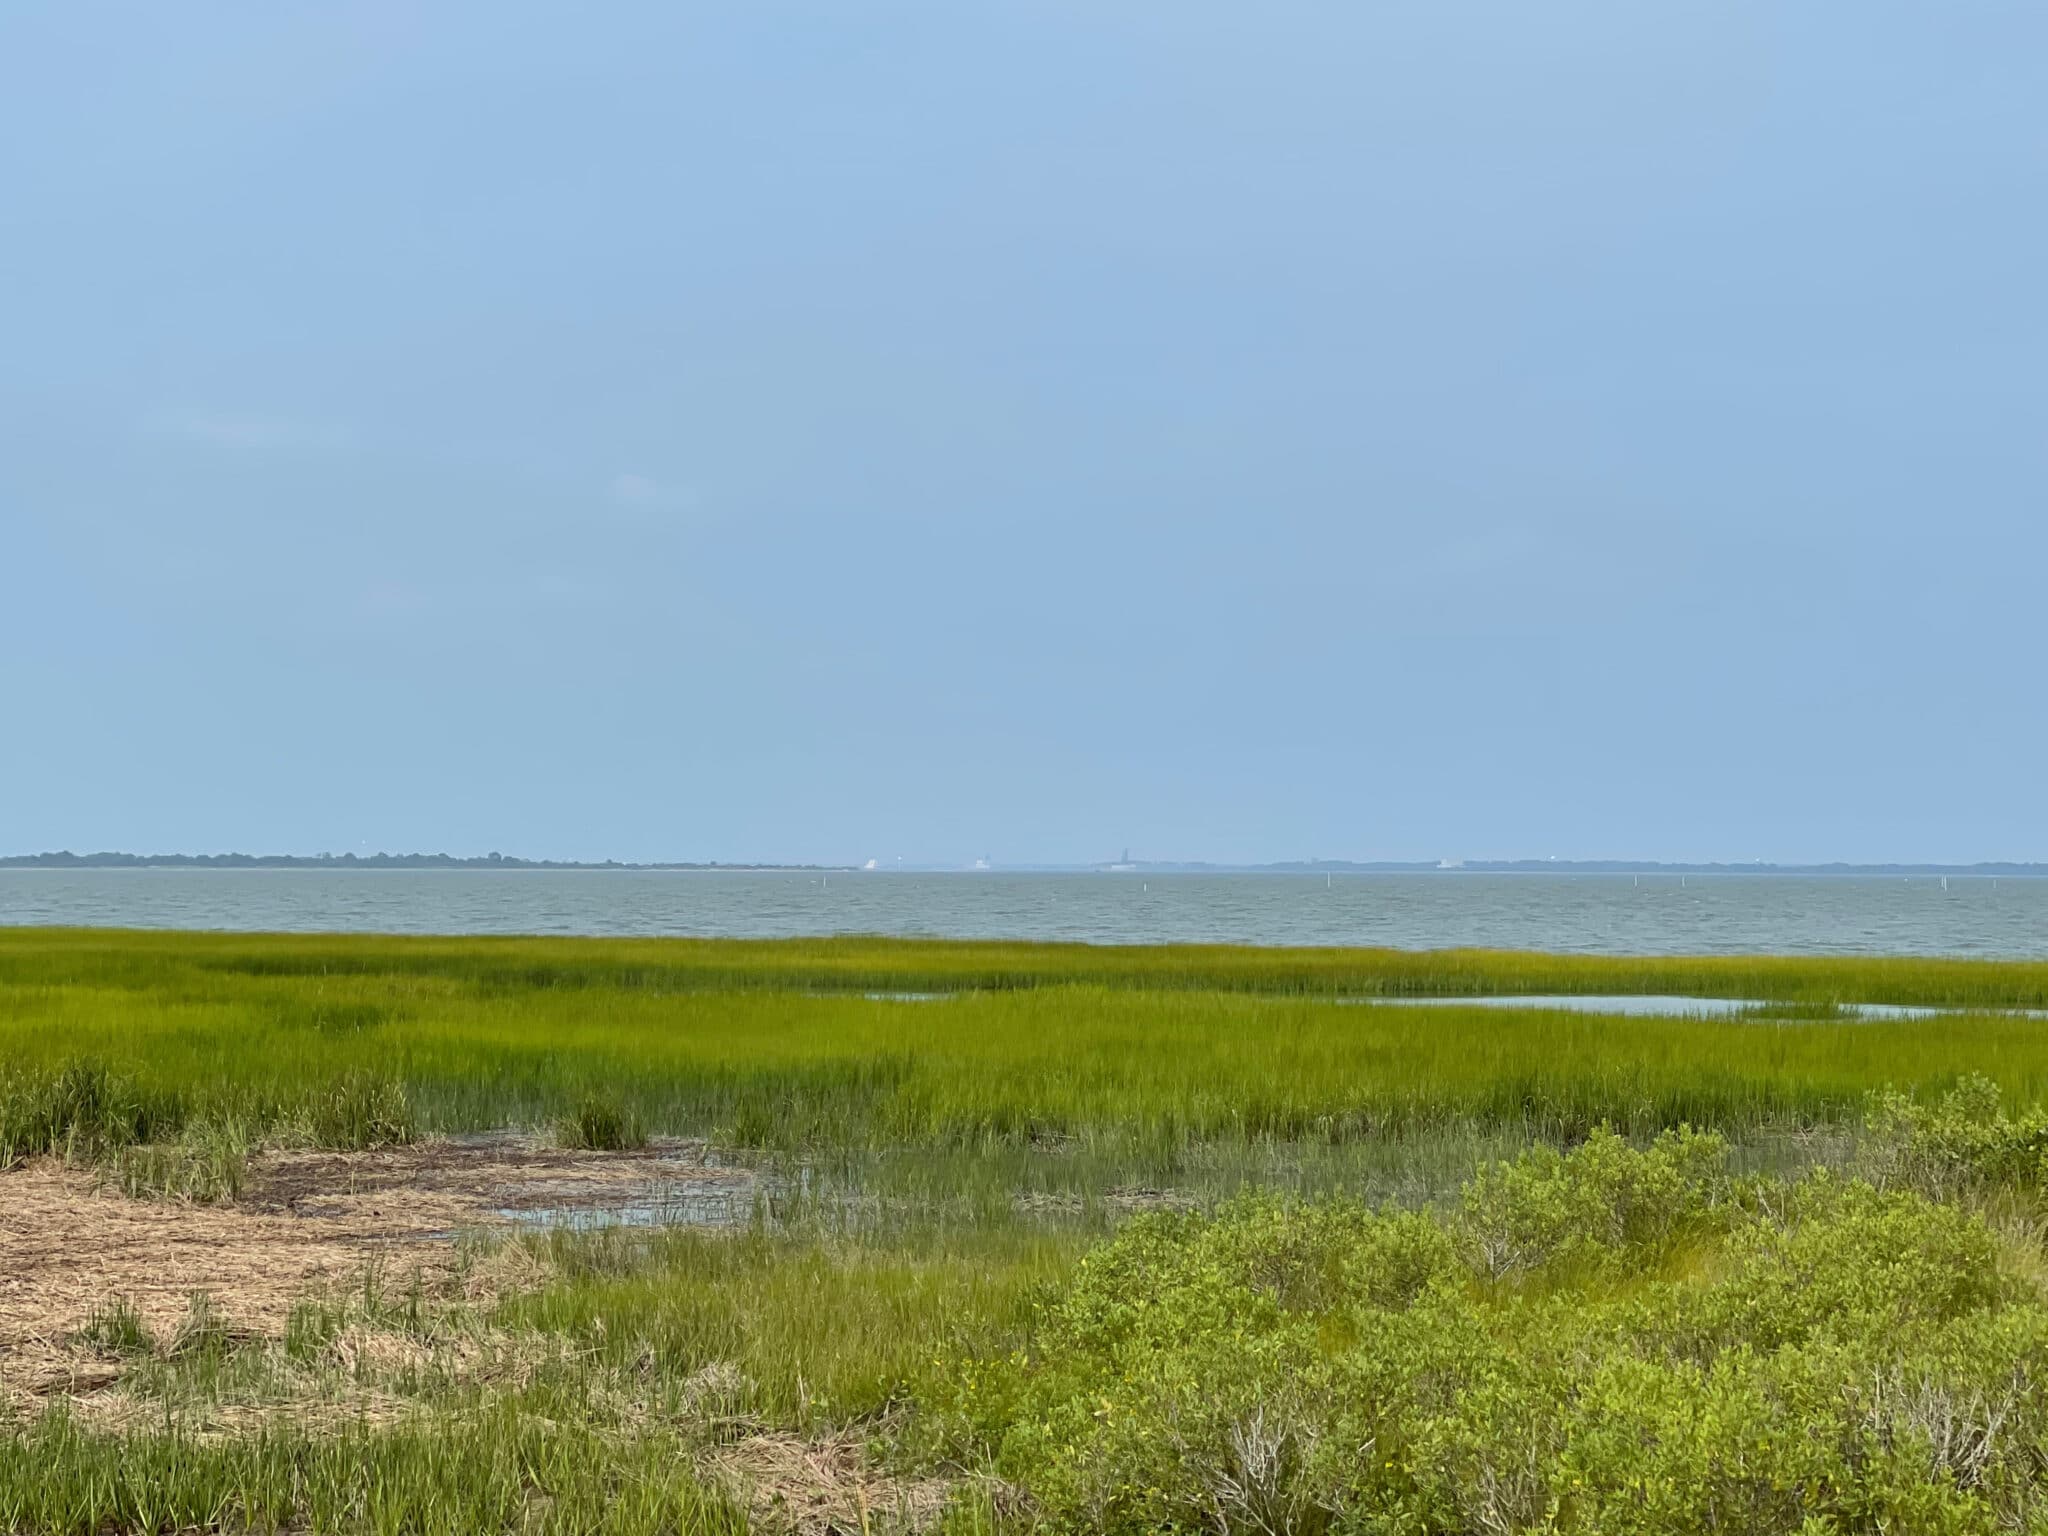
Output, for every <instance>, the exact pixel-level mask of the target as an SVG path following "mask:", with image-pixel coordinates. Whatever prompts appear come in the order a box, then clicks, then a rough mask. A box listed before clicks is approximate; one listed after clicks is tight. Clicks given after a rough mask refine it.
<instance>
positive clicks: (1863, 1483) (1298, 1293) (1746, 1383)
mask: <svg viewBox="0 0 2048 1536" xmlns="http://www.w3.org/2000/svg"><path fill="white" fill-rule="evenodd" d="M1723 1156H1724V1153H1723V1149H1722V1148H1721V1147H1720V1145H1719V1144H1718V1142H1717V1141H1716V1140H1715V1139H1713V1138H1710V1137H1699V1136H1693V1135H1690V1134H1688V1133H1677V1134H1674V1135H1672V1136H1668V1137H1665V1138H1662V1139H1660V1140H1659V1141H1658V1142H1657V1143H1655V1144H1653V1145H1651V1146H1650V1147H1648V1148H1647V1149H1636V1148H1633V1147H1630V1146H1629V1145H1627V1144H1626V1143H1624V1142H1622V1141H1621V1140H1620V1139H1619V1138H1615V1137H1611V1136H1605V1135H1599V1136H1595V1137H1594V1138H1592V1139H1591V1140H1589V1141H1588V1142H1587V1143H1586V1144H1585V1145H1584V1146H1582V1147H1580V1148H1578V1149H1576V1150H1575V1151H1573V1152H1571V1153H1569V1154H1559V1153H1555V1152H1547V1151H1544V1152H1535V1153H1531V1154H1529V1155H1528V1156H1525V1157H1523V1158H1522V1159H1520V1160H1518V1161H1517V1162H1514V1163H1511V1164H1505V1165H1501V1166H1498V1167H1495V1168H1491V1169H1489V1170H1487V1171H1486V1172H1484V1173H1483V1174H1481V1175H1480V1176H1479V1177H1478V1178H1476V1179H1475V1180H1474V1181H1473V1182H1472V1183H1471V1185H1469V1186H1468V1187H1467V1189H1466V1190H1465V1193H1464V1197H1463V1199H1462V1200H1461V1201H1460V1202H1459V1203H1458V1204H1457V1206H1456V1207H1455V1208H1453V1209H1450V1210H1446V1211H1426V1212H1420V1213H1417V1212H1406V1213H1401V1212H1376V1211H1371V1210H1367V1209H1364V1208H1362V1207H1359V1206H1355V1205H1344V1204H1323V1205H1305V1204H1296V1203H1289V1202H1286V1201H1283V1200H1278V1199H1275V1198H1273V1197H1270V1196H1262V1197H1255V1198H1250V1199H1246V1200H1242V1201H1240V1202H1238V1203H1236V1204H1233V1205H1231V1206H1229V1207H1226V1208H1225V1209H1223V1210H1222V1211H1220V1212H1218V1213H1217V1214H1215V1215H1214V1216H1207V1217H1204V1216H1188V1215H1169V1216H1156V1217H1145V1218H1140V1219H1138V1220H1134V1221H1133V1222H1131V1223H1130V1224H1129V1225H1128V1226H1127V1227H1126V1228H1125V1229H1124V1230H1123V1231H1122V1232H1120V1233H1119V1234H1118V1235H1117V1236H1116V1237H1115V1238H1114V1239H1112V1240H1111V1241H1110V1242H1109V1243H1108V1244H1107V1245H1105V1246H1104V1247H1103V1248H1101V1249H1100V1250H1098V1251H1097V1252H1095V1253H1093V1254H1091V1255H1090V1256H1089V1257H1088V1258H1087V1259H1086V1260H1084V1261H1083V1262H1082V1264H1081V1265H1080V1266H1079V1268H1078V1269H1077V1270H1076V1271H1075V1274H1074V1278H1073V1279H1072V1280H1071V1282H1070V1283H1068V1284H1067V1285H1065V1286H1064V1287H1063V1288H1062V1289H1061V1290H1060V1291H1059V1292H1058V1293H1057V1294H1055V1295H1053V1296H1052V1297H1050V1298H1049V1299H1048V1300H1047V1301H1046V1302H1045V1304H1044V1306H1043V1308H1042V1309H1041V1311H1040V1313H1039V1316H1038V1320H1037V1323H1036V1325H1035V1328H1034V1335H1033V1343H1032V1346H1031V1347H1030V1348H1029V1349H1028V1350H1025V1351H1022V1352H1019V1353H1015V1354H1012V1355H1007V1356H1003V1357H1000V1358H973V1357H969V1356H962V1357H959V1358H957V1359H954V1360H952V1361H950V1362H948V1363H947V1364H946V1366H945V1368H944V1369H942V1370H941V1371H939V1372H937V1373H935V1376H934V1378H933V1380H932V1381H931V1382H930V1383H929V1384H928V1385H927V1386H926V1387H925V1388H924V1389H923V1392H924V1396H925V1399H926V1406H927V1408H928V1409H929V1410H930V1415H929V1422H930V1425H931V1427H932V1431H933V1433H934V1434H935V1435H936V1437H937V1441H936V1445H937V1448H938V1450H939V1453H940V1454H942V1455H946V1456H949V1457H951V1458H953V1459H955V1460H957V1461H959V1462H961V1463H964V1464H966V1465H969V1466H972V1467H977V1468H983V1469H986V1470H988V1471H990V1472H992V1473H993V1474H994V1475H995V1476H997V1477H998V1478H1000V1479H1002V1480H1003V1481H1004V1482H1006V1483H1008V1484H1010V1485H1013V1486H1014V1487H1016V1488H1018V1489H1020V1490H1021V1491H1022V1493H1023V1494H1024V1495H1025V1496H1026V1497H1027V1498H1028V1499H1029V1501H1030V1502H1031V1505H1032V1507H1033V1508H1034V1509H1035V1510H1036V1511H1037V1513H1038V1516H1039V1517H1040V1518H1041V1519H1043V1520H1044V1521H1045V1522H1046V1523H1048V1524H1049V1525H1051V1526H1053V1527H1055V1528H1060V1529H1076V1530H1091V1531H1096V1530H1101V1531H1128V1532H1139V1531H1145V1532H1159V1531H1178V1530H1187V1531H1194V1530H1201V1531H1210V1532H1217V1533H1229V1532H1239V1531H1247V1532H1248V1531H1264V1532H1269V1533H1278V1532H1282V1531H1287V1532H1303V1533H1313V1532H1318V1531H1325V1530H1327V1531H1332V1532H1336V1531H1343V1532H1355V1533H1361V1536H1363V1533H1382V1536H1393V1533H1412V1536H1424V1533H1453V1532H1458V1533H1463V1532H1471V1533H1482V1532H1509V1531H1551V1532H1588V1533H1590V1532H1598V1533H1601V1536H1630V1533H1638V1536H1651V1533H1658V1536H1666V1533H1670V1532H1673V1531H1692V1530H1730V1531H1735V1530H1739V1531H1744V1532H1755V1533H1771V1532H1783V1533H1788V1536H1791V1533H1808V1536H1810V1533H1814V1532H1820V1531H1833V1532H1841V1533H1847V1532H1852V1531H1868V1532H1877V1531H1900V1530H1911V1531H1916V1532H1958V1533H1960V1532H1979V1531H1985V1532H1988V1531H1991V1530H1994V1529H2015V1530H2017V1529H2038V1528H2040V1522H2041V1521H2042V1520H2043V1518H2044V1517H2048V1464H2044V1461H2043V1459H2042V1457H2041V1456H2040V1455H2039V1450H2038V1448H2039V1447H2040V1446H2042V1445H2043V1444H2044V1443H2048V1394H2044V1393H2043V1392H2042V1391H2040V1390H2039V1384H2040V1383H2042V1382H2044V1381H2048V1306H2044V1305H2043V1304H2042V1302H2041V1299H2040V1297H2039V1295H2038V1294H2037V1293H2035V1292H2034V1291H2031V1290H2029V1289H2026V1288H2024V1287H2022V1286H2021V1285H2020V1283H2019V1282H2017V1281H2016V1280H2013V1279H2011V1278H2009V1277H2008V1275H2007V1273H2006V1266H2005V1264H2004V1262H2003V1257H2002V1250H2001V1247H2000V1240H1999V1238H1998V1237H1997V1236H1996V1235H1995V1234H1994V1233H1993V1232H1992V1231H1991V1229H1990V1228H1989V1227H1987V1226H1986V1225H1985V1223H1984V1222H1983V1221H1982V1220H1981V1219H1980V1218H1979V1217H1977V1216H1976V1215H1974V1214H1972V1213H1971V1212H1969V1211H1967V1210H1965V1209H1962V1208H1959V1207H1956V1206H1953V1205H1942V1204H1938V1203H1936V1202H1933V1201H1931V1200H1929V1199H1928V1198H1926V1197H1925V1196H1924V1195H1922V1194H1920V1193H1918V1192H1915V1191H1908V1190H1898V1189H1893V1190H1880V1189H1877V1188H1875V1187H1873V1186H1872V1185H1870V1184H1869V1183H1866V1182H1862V1181H1854V1180H1845V1179H1842V1178H1840V1177H1838V1176H1831V1175H1828V1174H1824V1173H1822V1174H1814V1175H1811V1176H1809V1177H1808V1178H1806V1179H1804V1180H1801V1181H1800V1182H1798V1183H1797V1184H1794V1185H1790V1186H1785V1185H1763V1184H1750V1185H1738V1184H1736V1183H1734V1182H1733V1181H1731V1180H1730V1179H1729V1178H1728V1177H1727V1175H1726V1173H1725V1171H1724V1165H1723Z"/></svg>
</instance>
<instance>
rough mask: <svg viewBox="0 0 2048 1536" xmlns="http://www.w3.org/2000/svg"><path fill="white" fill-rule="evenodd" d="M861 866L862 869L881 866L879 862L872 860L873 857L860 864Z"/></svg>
mask: <svg viewBox="0 0 2048 1536" xmlns="http://www.w3.org/2000/svg"><path fill="white" fill-rule="evenodd" d="M861 868H862V869H879V868H881V866H880V865H879V864H877V863H876V862H875V861H874V860H873V859H869V860H868V861H867V863H865V864H863V865H861Z"/></svg>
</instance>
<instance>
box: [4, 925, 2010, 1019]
mask: <svg viewBox="0 0 2048 1536" xmlns="http://www.w3.org/2000/svg"><path fill="white" fill-rule="evenodd" d="M236 978H240V979H243V980H249V979H260V978H271V979H274V980H281V981H293V982H299V983H302V984H305V983H310V984H311V988H310V990H308V989H306V988H305V987H304V986H302V987H301V988H300V989H298V990H297V991H295V992H290V993H282V994H279V996H280V998H283V997H289V998H290V1001H289V1002H282V1003H280V1005H279V1006H280V1007H282V1008H284V1009H286V1010H287V1011H290V1012H292V1013H294V1014H295V1016H297V1018H298V1019H299V1021H300V1022H302V1023H305V1024H307V1025H309V1026H311V1027H317V1028H320V1029H324V1030H327V1031H329V1032H331V1033H338V1034H346V1033H348V1032H350V1031H352V1030H355V1029H358V1028H365V1027H374V1026H375V1025H377V1024H380V1023H384V1022H388V1021H389V1020H391V1019H392V1018H394V1017H400V1016H402V1015H403V1012H404V1008H405V1000H404V994H405V986H404V984H405V983H406V982H408V981H412V982H418V983H421V984H424V987H425V992H426V995H429V996H431V995H432V994H433V992H434V990H435V989H434V986H433V985H432V984H434V983H439V984H442V985H445V986H449V987H454V988H458V989H462V990H466V991H468V992H471V993H473V994H485V995H492V994H496V995H513V996H518V995H524V994H528V993H532V992H536V991H550V992H561V991H593V992H598V993H625V992H648V993H676V992H730V991H790V990H815V991H851V992H862V991H921V990H927V989H929V990H943V991H956V990H979V991H1019V990H1027V989H1030V988H1034V987H1046V986H1071V985H1093V986H1103V987H1118V988H1134V989H1141V990H1150V991H1183V990H1191V991H1210V992H1213V991H1231V992H1257V993H1266V994H1277V995H1299V996H1354V997H1355V996H1372V995H1376V994H1378V995H1386V996H1395V997H1455V996H1483V995H1488V994H1517V993H1551V992H1580V993H1642V994H1667V995H1668V994H1681V995H1696V996H1704V997H1747V998H1760V999H1767V1000H1775V1001H1786V1002H1835V1003H1866V1002H1891V1003H1913V1004H1925V1005H1928V1006H1934V1007H1972V1008H2016V1007H2048V962H2043V961H2019V960H1970V959H1954V958H1943V957H1921V956H1900V957H1890V956H1771V955H1715V956H1684V955H1679V956H1624V957H1609V956H1592V955H1557V954H1538V953H1527V952H1518V951H1502V950H1478V949H1445V950H1393V949H1339V948H1327V949H1286V948H1267V947H1255V946H1242V945H1240V946H1231V945H1200V944H1176V945H1090V944H1045V943H1028V942H1021V941H962V940H950V939H893V938H870V937H846V938H829V939H815V938H805V939H582V938H495V937H462V938H419V937H398V936H386V935H361V934H231V933H189V932H161V931H127V930H118V929H93V928H71V929H65V928H15V929H5V928H0V986H8V985H12V986H39V985H40V986H62V985H68V984H74V983H86V984H90V985H93V986H99V987H110V988H124V987H126V988H138V989H141V990H145V991H149V992H152V993H155V994H158V995H160V996H161V995H166V994H168V993H176V994H179V995H191V996H193V997H196V998H204V997H207V996H209V995H212V993H213V991H214V987H213V983H215V982H226V983H228V984H230V985H232V982H233V981H234V980H235V979H236ZM351 978H358V979H362V978H375V979H380V980H383V981H386V982H388V983H390V984H391V985H392V987H393V988H394V991H393V992H391V993H390V994H388V995H386V996H383V997H375V998H365V997H361V996H350V995H347V994H346V993H345V992H344V993H342V994H340V995H332V996H327V995H322V993H321V991H320V985H321V984H323V983H327V982H344V983H345V982H347V981H348V980H349V979H351Z"/></svg>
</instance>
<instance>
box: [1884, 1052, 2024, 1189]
mask: <svg viewBox="0 0 2048 1536" xmlns="http://www.w3.org/2000/svg"><path fill="white" fill-rule="evenodd" d="M1864 1129H1865V1132H1866V1137H1865V1142H1864V1153H1865V1157H1866V1160H1867V1161H1868V1163H1869V1165H1870V1167H1871V1170H1872V1174H1873V1178H1874V1179H1875V1181H1876V1182H1878V1183H1880V1184H1895V1185H1901V1186H1904V1187H1906V1188H1909V1189H1917V1190H1920V1191H1921V1192H1922V1193H1924V1194H1928V1195H1931V1196H1933V1197H1934V1198H1936V1199H1946V1198H1950V1197H1953V1196H1956V1195H1960V1194H1964V1193H1968V1192H1971V1191H1977V1190H1984V1189H1988V1188H1991V1187H1994V1186H1999V1187H2005V1188H2017V1189H2020V1190H2025V1191H2039V1190H2040V1189H2041V1188H2042V1186H2043V1185H2044V1183H2048V1109H2042V1108H2039V1107H2036V1108H2034V1109H2031V1110H2028V1111H2026V1112H2025V1113H2023V1114H2021V1115H2019V1116H2018V1117H2016V1118H2015V1117H2012V1116H2008V1115H2006V1114H2004V1113H2002V1112H2001V1108H2000V1095H1999V1091H1998V1085H1997V1084H1996V1083H1994V1082H1992V1081H1991V1079H1989V1078H1988V1077H1982V1076H1977V1075H1974V1074H1973V1075H1971V1076H1968V1077H1965V1078H1963V1079H1962V1081H1961V1082H1959V1083H1958V1084H1957V1085H1956V1086H1955V1087H1954V1088H1953V1089H1952V1090H1950V1091H1949V1092H1948V1093H1946V1094H1944V1095H1942V1097H1940V1098H1939V1099H1937V1100H1935V1101H1934V1102H1933V1103H1932V1104H1920V1103H1916V1102H1915V1101H1914V1100H1912V1099H1910V1098H1908V1097H1907V1096H1906V1095H1905V1094H1902V1093H1897V1092H1885V1093H1879V1094H1873V1095H1872V1096H1871V1099H1870V1103H1869V1107H1868V1110H1867V1111H1866V1114H1865V1125H1864Z"/></svg>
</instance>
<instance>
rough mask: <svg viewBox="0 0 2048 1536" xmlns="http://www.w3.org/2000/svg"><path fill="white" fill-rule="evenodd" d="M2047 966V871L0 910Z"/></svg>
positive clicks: (682, 886)
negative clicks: (1961, 960)
mask: <svg viewBox="0 0 2048 1536" xmlns="http://www.w3.org/2000/svg"><path fill="white" fill-rule="evenodd" d="M30 923H34V924H66V925H84V926H108V927H135V928H195V929H236V930H268V931H292V932H364V933H372V932H376V933H438V934H588V935H634V936H653V935H664V934H666V935H679V936H680V935H695V936H716V937H759V938H783V937H796V936H803V935H824V934H835V933H876V934H896V935H929V936H942V937H949V938H1013V939H1064V940H1078V941H1085V942H1088V943H1099V944H1156V943H1240V944H1319V945H1347V944H1348V945H1381V946H1388V947H1394V948H1404V949H1430V948H1445V947H1452V946H1459V945H1477V946H1485V947H1492V948H1509V949H1544V950H1560V951H1573V952H1578V953H1585V954H1613V955H1625V954H1678V953H1693V954H1710V953H1743V952H1767V953H1781V954H1784V953H1803V954H1820V953H1840V954H1878V953H1883V954H1957V955H1986V956H1992V955H1997V956H2036V957H2044V958H2048V880H2028V879H2011V878H2005V879H1999V880H1997V881H1993V880H1990V879H1983V878H1957V877H1951V879H1950V880H1949V882H1948V886H1947V888H1946V889H1944V888H1943V885H1942V882H1941V880H1940V879H1938V878H1931V877H1924V876H1916V877H1914V878H1913V879H1911V880H1906V879H1901V878H1899V877H1896V876H1893V877H1889V878H1881V877H1868V878H1864V877H1803V876H1792V875H1774V876H1740V875H1688V876H1686V877H1685V878H1684V880H1683V882H1682V883H1681V880H1680V877H1679V876H1677V875H1655V876H1650V875H1645V876H1643V877H1642V878H1641V881H1640V883H1637V881H1636V879H1635V877H1632V876H1629V875H1485V874H1388V875H1338V876H1335V877H1334V878H1333V879H1332V880H1331V881H1330V882H1329V883H1328V884H1327V885H1326V884H1325V883H1324V880H1323V877H1321V876H1317V875H1255V874H1192V875H1136V874H1117V875H1107V874H1005V873H977V874H887V873H882V874H833V875H830V876H821V875H818V874H815V873H812V874H804V873H796V872H790V873H758V874H755V873H747V874H742V873H727V872H718V873H700V872H670V871H552V870H549V871H541V870H519V871H482V870H462V871H411V870H406V871H383V870H297V869H293V870H200V869H135V870H40V869H35V870H0V924H9V925H15V924H30Z"/></svg>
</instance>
